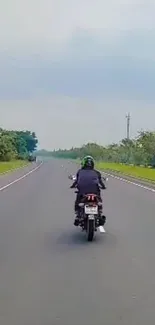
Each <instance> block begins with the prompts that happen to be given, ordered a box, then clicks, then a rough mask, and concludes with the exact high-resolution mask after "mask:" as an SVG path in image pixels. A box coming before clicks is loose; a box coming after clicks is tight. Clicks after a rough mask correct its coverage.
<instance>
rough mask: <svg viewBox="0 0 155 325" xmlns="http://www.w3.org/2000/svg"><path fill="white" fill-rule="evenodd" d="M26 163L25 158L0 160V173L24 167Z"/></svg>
mask: <svg viewBox="0 0 155 325" xmlns="http://www.w3.org/2000/svg"><path fill="white" fill-rule="evenodd" d="M28 164H29V162H28V161H25V160H13V161H8V162H0V174H5V173H8V172H10V171H12V170H15V169H17V168H22V167H25V166H27V165H28Z"/></svg>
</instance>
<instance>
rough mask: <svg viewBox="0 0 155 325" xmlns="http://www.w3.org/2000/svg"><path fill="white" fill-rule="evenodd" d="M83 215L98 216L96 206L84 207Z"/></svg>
mask: <svg viewBox="0 0 155 325" xmlns="http://www.w3.org/2000/svg"><path fill="white" fill-rule="evenodd" d="M85 214H91V215H94V214H98V206H95V207H90V206H87V205H85Z"/></svg>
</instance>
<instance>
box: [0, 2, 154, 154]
mask: <svg viewBox="0 0 155 325" xmlns="http://www.w3.org/2000/svg"><path fill="white" fill-rule="evenodd" d="M154 40H155V2H154V1H146V0H143V1H137V2H136V3H134V1H132V0H131V1H127V0H124V1H123V3H121V1H116V0H115V1H114V0H109V1H108V3H107V2H106V1H103V0H96V1H95V0H94V1H93V0H83V1H82V0H78V1H74V0H63V1H62V0H61V1H60V0H53V1H52V0H51V1H50V0H41V1H40V2H39V3H38V1H36V0H31V1H30V0H28V1H23V0H14V1H12V2H10V1H9V0H7V1H6V0H5V1H3V4H2V6H1V11H0V44H1V47H0V48H1V50H0V71H1V79H0V114H1V125H2V126H3V127H8V128H20V127H21V128H26V129H27V128H31V129H33V130H35V131H36V132H37V134H38V136H39V140H40V146H41V147H45V148H54V147H56V148H58V147H70V146H72V145H81V144H82V143H85V142H87V141H97V142H99V143H101V144H107V143H109V142H113V141H119V140H120V139H121V138H122V137H124V136H125V131H126V130H125V123H126V122H125V114H126V112H128V111H130V112H131V116H132V120H131V135H133V136H134V135H135V134H136V132H137V130H139V129H141V128H146V129H152V128H154V123H153V121H154V120H155V91H154V85H155V42H154Z"/></svg>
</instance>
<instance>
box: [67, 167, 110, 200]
mask: <svg viewBox="0 0 155 325" xmlns="http://www.w3.org/2000/svg"><path fill="white" fill-rule="evenodd" d="M99 184H100V185H101V187H102V188H103V189H104V188H105V185H104V183H103V181H102V178H101V174H100V172H99V171H97V170H95V169H90V168H81V169H79V170H78V172H77V175H76V181H75V182H74V184H73V185H74V186H75V185H76V186H77V189H78V191H79V193H80V194H89V193H93V194H98V193H99V192H100V190H99Z"/></svg>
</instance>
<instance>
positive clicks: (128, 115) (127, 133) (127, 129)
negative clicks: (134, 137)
mask: <svg viewBox="0 0 155 325" xmlns="http://www.w3.org/2000/svg"><path fill="white" fill-rule="evenodd" d="M130 119H131V116H130V113H128V114H127V115H126V120H127V125H126V135H127V139H128V140H129V139H130Z"/></svg>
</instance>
